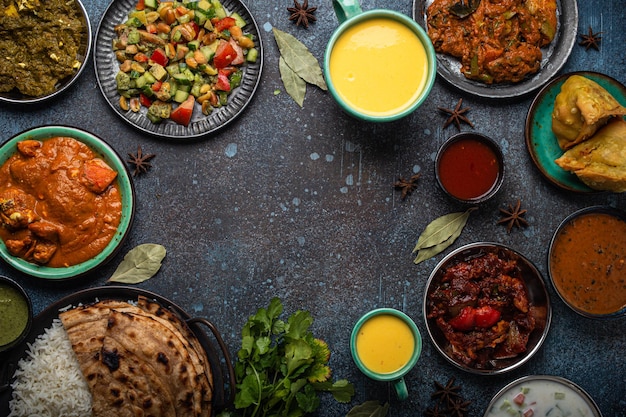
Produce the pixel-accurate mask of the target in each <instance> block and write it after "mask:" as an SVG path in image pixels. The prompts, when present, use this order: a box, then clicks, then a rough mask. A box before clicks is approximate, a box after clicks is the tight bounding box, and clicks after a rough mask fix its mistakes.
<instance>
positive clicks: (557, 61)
mask: <svg viewBox="0 0 626 417" xmlns="http://www.w3.org/2000/svg"><path fill="white" fill-rule="evenodd" d="M432 3H433V0H413V19H415V21H416V22H417V23H419V24H420V25H421V26H422V27H423V28H424V29H426V31H427V32H428V25H427V24H426V19H427V16H426V10H427V8H428V6H430V5H431V4H432ZM556 4H557V12H556V13H557V32H556V35H555V37H554V40H553V41H552V42H551V43H550V45H549V46H548V47H546V48H542V50H541V52H542V54H543V57H542V60H541V69H540V70H539V72H538V73H536V74H534V75H533V76H531V77H528V78H527V79H525V80H524V81H521V82H519V83H502V84H490V85H489V84H484V83H480V82H478V81H474V80H470V79H467V78H466V77H465V76H464V75H463V74H462V73H461V70H460V69H461V63H460V61H459V60H458V59H457V58H454V57H451V56H447V55H444V54H441V53H437V73H438V74H439V75H440V76H441V78H443V79H444V80H446V81H447V82H448V83H450V84H451V85H453V86H454V87H456V88H458V89H459V90H461V91H464V92H466V93H469V94H472V95H474V96H478V97H483V98H490V99H513V98H520V97H523V96H526V95H528V94H530V93H532V92H533V91H536V90H538V89H539V88H541V87H542V86H543V85H544V84H545V83H547V82H548V81H549V80H550V79H552V77H554V76H555V75H556V74H557V73H558V72H559V71H560V70H561V68H562V67H563V65H565V63H566V62H567V59H568V58H569V55H570V53H571V51H572V48H573V47H574V44H575V43H576V36H577V35H578V5H577V3H576V0H556Z"/></svg>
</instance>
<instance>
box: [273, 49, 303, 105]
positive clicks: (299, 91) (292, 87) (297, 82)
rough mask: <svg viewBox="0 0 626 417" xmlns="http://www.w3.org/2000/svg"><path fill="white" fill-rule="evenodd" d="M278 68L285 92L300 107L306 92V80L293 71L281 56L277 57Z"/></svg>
mask: <svg viewBox="0 0 626 417" xmlns="http://www.w3.org/2000/svg"><path fill="white" fill-rule="evenodd" d="M278 69H279V70H280V79H281V80H283V84H284V86H285V90H286V91H287V94H289V95H290V96H291V98H293V100H294V101H295V102H296V103H298V105H299V106H300V107H302V105H303V104H304V96H305V94H306V82H305V81H304V80H303V79H302V78H301V77H300V76H299V75H298V74H296V73H295V72H293V70H292V69H291V67H290V66H289V65H287V63H286V62H285V60H284V58H283V57H282V56H281V57H280V58H279V59H278Z"/></svg>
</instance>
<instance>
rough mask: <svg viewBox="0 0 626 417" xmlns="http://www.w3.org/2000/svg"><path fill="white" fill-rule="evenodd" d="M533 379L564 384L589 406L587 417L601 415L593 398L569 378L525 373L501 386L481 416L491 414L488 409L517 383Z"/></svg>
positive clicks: (599, 416) (485, 416)
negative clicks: (590, 411)
mask: <svg viewBox="0 0 626 417" xmlns="http://www.w3.org/2000/svg"><path fill="white" fill-rule="evenodd" d="M534 380H547V381H552V382H557V383H559V384H561V385H565V386H567V387H568V388H570V389H571V390H573V391H574V392H576V393H577V394H578V395H580V397H581V398H582V399H583V400H584V401H585V402H586V403H587V405H589V407H590V408H591V409H592V410H593V412H594V415H593V416H589V417H602V413H601V412H600V408H599V407H598V405H597V404H596V402H595V401H594V400H593V398H591V396H590V395H589V394H588V393H587V391H585V390H584V389H582V388H581V387H580V386H579V385H577V384H576V383H574V382H572V381H570V380H569V379H566V378H563V377H560V376H554V375H526V376H523V377H521V378H518V379H516V380H514V381H512V382H509V383H508V384H506V385H505V386H504V387H503V388H501V389H500V390H499V391H498V392H497V393H496V394H495V395H494V396H493V398H492V399H491V401H489V404H488V405H487V408H486V409H485V414H484V415H483V417H488V416H490V415H491V413H490V411H491V408H492V407H493V406H494V405H495V404H496V403H497V402H498V400H500V398H502V396H503V395H505V394H506V393H507V392H508V391H509V390H510V389H511V388H514V387H515V386H517V385H520V384H522V383H524V382H527V381H534Z"/></svg>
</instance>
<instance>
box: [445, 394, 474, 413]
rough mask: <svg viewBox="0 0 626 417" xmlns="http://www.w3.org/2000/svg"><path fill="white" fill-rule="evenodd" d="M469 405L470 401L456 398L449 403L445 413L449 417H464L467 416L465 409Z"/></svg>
mask: <svg viewBox="0 0 626 417" xmlns="http://www.w3.org/2000/svg"><path fill="white" fill-rule="evenodd" d="M471 403H472V402H471V401H465V400H463V399H462V398H458V399H456V400H454V401H451V402H450V407H449V408H448V409H447V410H446V412H447V413H448V415H449V416H450V417H465V416H467V408H468V407H469V405H470V404H471Z"/></svg>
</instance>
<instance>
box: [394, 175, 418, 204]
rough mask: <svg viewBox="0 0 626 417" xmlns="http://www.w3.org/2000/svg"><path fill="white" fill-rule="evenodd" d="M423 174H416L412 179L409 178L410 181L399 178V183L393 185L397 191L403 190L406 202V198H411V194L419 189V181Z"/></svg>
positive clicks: (403, 197)
mask: <svg viewBox="0 0 626 417" xmlns="http://www.w3.org/2000/svg"><path fill="white" fill-rule="evenodd" d="M421 175H422V174H414V175H412V176H411V178H409V179H408V180H406V179H404V178H402V177H400V178H398V181H396V182H395V183H394V184H393V187H394V188H395V189H396V190H401V191H402V196H401V198H402V199H403V200H404V199H405V198H407V197H408V196H409V194H411V193H412V192H413V191H414V190H415V189H416V188H417V180H418V179H419V177H420V176H421Z"/></svg>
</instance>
